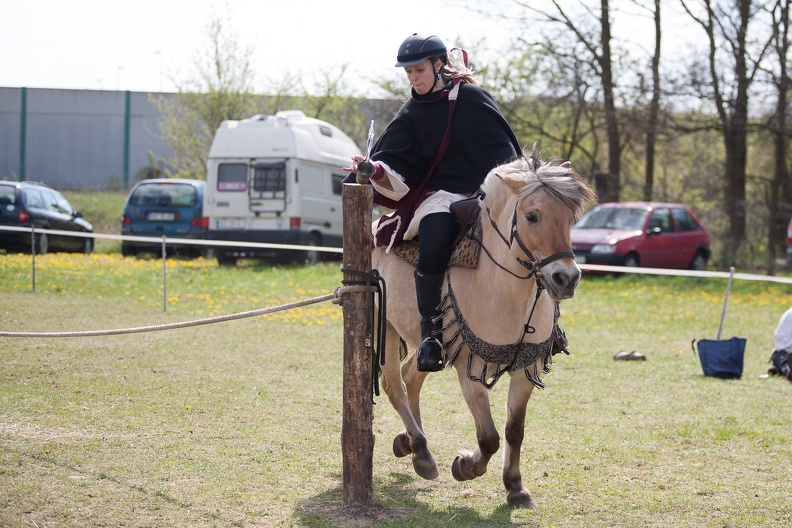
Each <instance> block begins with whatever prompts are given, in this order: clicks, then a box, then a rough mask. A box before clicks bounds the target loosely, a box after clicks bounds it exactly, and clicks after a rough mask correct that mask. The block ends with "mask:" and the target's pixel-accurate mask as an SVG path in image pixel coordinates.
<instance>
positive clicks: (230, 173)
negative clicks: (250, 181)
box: [217, 163, 248, 191]
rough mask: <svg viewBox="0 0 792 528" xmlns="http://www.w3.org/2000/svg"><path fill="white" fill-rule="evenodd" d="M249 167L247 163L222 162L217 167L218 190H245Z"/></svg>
mask: <svg viewBox="0 0 792 528" xmlns="http://www.w3.org/2000/svg"><path fill="white" fill-rule="evenodd" d="M247 172H248V167H247V165H246V164H245V163H221V164H220V165H219V166H218V167H217V190H218V191H244V190H246V189H247Z"/></svg>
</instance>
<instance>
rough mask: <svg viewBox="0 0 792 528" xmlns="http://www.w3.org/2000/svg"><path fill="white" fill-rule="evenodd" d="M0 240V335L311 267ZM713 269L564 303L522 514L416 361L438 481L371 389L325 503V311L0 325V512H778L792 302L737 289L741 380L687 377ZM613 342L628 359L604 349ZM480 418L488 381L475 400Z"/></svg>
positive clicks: (708, 325) (713, 320)
mask: <svg viewBox="0 0 792 528" xmlns="http://www.w3.org/2000/svg"><path fill="white" fill-rule="evenodd" d="M36 261H37V263H38V267H37V271H36V284H37V288H36V292H35V293H32V292H31V283H30V268H29V262H30V258H29V256H24V255H0V293H2V298H3V307H2V309H0V310H1V312H0V314H1V316H0V317H1V319H2V321H3V324H2V325H0V329H2V330H30V331H66V330H96V329H108V328H123V327H132V326H143V325H154V324H163V323H172V322H177V321H185V320H192V319H198V318H201V317H207V316H211V315H222V314H228V313H235V312H240V311H245V310H252V309H256V308H263V307H268V306H274V305H277V304H281V303H285V302H290V301H295V300H301V299H305V298H310V297H316V296H320V295H324V294H326V293H330V292H332V291H333V289H334V288H335V287H337V286H339V285H340V279H341V276H340V272H339V269H338V268H339V266H338V264H337V263H336V264H323V265H318V266H312V267H270V266H263V265H252V264H249V263H243V264H244V265H243V266H241V267H237V268H228V269H224V268H218V267H217V266H216V265H215V264H214V263H213V262H211V261H207V260H202V259H197V260H195V261H186V260H169V261H168V268H167V269H168V287H167V291H168V298H169V299H168V310H167V311H166V312H163V310H162V289H161V287H162V284H161V282H162V264H161V261H159V260H157V259H152V260H138V259H124V258H121V257H119V256H117V255H91V256H88V257H86V256H82V255H44V256H41V257H37V259H36ZM725 288H726V281H725V280H720V279H717V280H712V279H710V280H706V279H683V278H668V277H651V276H631V275H624V276H622V277H585V278H584V280H583V282H582V283H581V286H580V288H579V290H578V295H577V296H576V297H575V299H573V300H571V301H567V302H564V303H563V304H562V318H561V323H562V324H563V325H564V327H565V328H566V330H567V334H568V336H569V339H570V343H571V350H572V354H571V355H570V356H561V357H558V356H557V357H556V361H555V363H554V365H553V372H552V373H551V374H549V375H547V376H546V377H545V381H546V382H547V388H546V389H545V390H543V391H536V392H535V393H534V397H533V398H532V400H531V402H530V403H529V413H528V419H527V424H526V439H525V445H524V448H523V453H522V457H523V460H522V471H523V478H524V480H525V483H526V485H527V486H528V487H529V489H531V491H532V493H533V495H534V498H535V500H536V502H537V503H538V506H539V507H538V509H537V510H531V511H526V510H514V509H511V508H508V507H506V506H505V492H504V490H503V485H502V483H501V478H500V459H499V457H498V456H496V457H494V459H493V461H492V462H491V464H490V470H489V472H488V473H487V474H485V475H484V476H483V477H481V478H479V479H477V480H474V481H472V482H465V483H458V482H456V481H455V480H454V479H453V478H452V477H451V473H450V464H451V462H452V461H453V459H454V456H455V455H456V453H457V452H458V451H459V450H461V449H472V448H474V447H475V445H474V441H475V440H474V439H475V433H474V431H473V425H472V419H471V417H470V415H469V412H468V411H467V408H466V406H465V405H464V403H463V402H462V400H461V394H460V391H459V387H458V385H457V383H456V376H455V375H454V374H452V373H449V372H444V373H438V374H432V375H431V376H430V377H429V379H428V381H427V385H426V387H425V390H424V395H423V410H424V412H423V417H424V421H425V426H426V430H427V434H428V437H429V442H430V448H431V449H432V450H433V452H434V454H435V456H436V457H437V461H438V464H439V468H440V477H439V478H438V479H437V480H435V481H424V480H422V479H420V478H419V477H417V476H416V475H415V474H414V472H413V470H412V467H411V465H410V463H409V460H406V459H396V458H394V457H393V455H392V453H391V441H392V438H393V436H394V435H395V434H396V433H398V432H399V431H400V430H401V429H402V427H401V423H400V421H399V419H398V416H397V415H396V414H395V412H394V411H393V409H392V408H391V407H390V405H389V404H388V402H387V398H386V397H385V396H384V395H382V396H380V397H377V398H376V407H375V409H374V411H375V419H374V433H375V435H376V444H375V452H374V488H373V495H374V501H375V503H376V504H377V505H380V506H381V507H382V508H381V510H379V511H374V512H369V513H370V516H369V517H368V518H367V519H368V521H366V519H365V518H362V517H359V516H358V517H356V516H354V515H351V513H350V512H339V508H338V506H339V505H340V504H341V497H342V488H341V486H342V481H341V467H342V460H341V418H342V396H341V392H342V387H341V380H342V364H341V362H342V352H343V327H342V318H341V308H340V307H339V306H337V305H335V304H332V303H330V302H326V303H321V304H316V305H311V306H309V307H304V308H301V309H298V310H295V311H293V312H278V313H276V314H272V315H267V316H261V317H256V318H249V319H240V320H236V321H231V322H227V323H222V324H216V325H207V326H197V327H192V328H187V329H181V330H173V331H168V332H153V333H142V334H131V335H121V336H111V337H101V338H96V337H93V338H62V339H51V338H47V339H43V338H2V337H0V525H2V526H34V525H37V526H44V525H46V526H109V525H114V526H315V527H325V526H348V525H350V523H351V522H352V521H355V520H357V521H359V522H360V525H363V526H378V527H380V526H381V527H402V526H404V527H406V526H410V527H413V526H427V527H428V526H447V525H448V526H469V527H476V526H483V525H486V526H490V525H492V526H542V527H546V526H559V527H560V526H570V527H572V526H642V527H643V526H662V527H666V526H691V527H692V526H712V527H716V526H717V527H721V526H779V527H780V526H789V525H790V524H792V513H790V509H789V507H788V504H789V489H792V481H791V480H790V472H789V468H788V463H789V461H790V459H792V447H790V446H792V415H790V413H789V407H790V406H789V403H788V402H789V401H790V396H792V384H790V383H789V382H787V381H785V380H782V379H779V378H767V379H765V378H760V375H761V374H763V373H764V372H765V370H766V368H767V366H768V364H767V360H768V359H769V356H770V351H771V350H772V333H773V330H774V328H775V325H776V324H777V322H778V318H779V317H780V315H781V313H783V311H784V310H785V309H786V308H788V307H789V306H790V305H792V291H791V290H790V289H789V287H787V286H786V285H777V284H771V283H761V282H747V281H735V282H734V285H733V288H732V293H731V297H730V301H729V306H728V313H727V315H726V321H725V326H724V335H723V337H731V336H733V335H738V336H742V337H746V338H747V339H748V346H747V350H746V357H745V371H744V375H743V377H742V379H740V380H718V379H712V378H705V377H704V376H703V375H702V373H701V367H700V365H699V363H698V361H697V360H696V358H695V357H694V355H693V353H692V351H691V348H690V341H691V340H692V339H694V338H714V337H715V334H716V333H717V330H718V323H719V320H720V315H721V310H722V306H723V305H722V303H723V296H724V293H725ZM620 349H626V350H638V351H640V352H643V353H644V354H646V356H647V358H648V359H647V361H646V362H615V361H613V360H612V355H613V354H614V353H615V352H617V351H618V350H620ZM491 399H492V410H493V414H494V417H495V420H496V423H497V424H498V425H499V427H501V428H502V424H503V420H504V415H505V410H504V406H505V399H506V384H505V383H503V382H502V383H501V384H499V385H497V386H496V387H495V389H494V390H493V391H492V392H491Z"/></svg>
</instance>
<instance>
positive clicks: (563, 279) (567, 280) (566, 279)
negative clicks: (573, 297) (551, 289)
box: [553, 271, 580, 288]
mask: <svg viewBox="0 0 792 528" xmlns="http://www.w3.org/2000/svg"><path fill="white" fill-rule="evenodd" d="M579 280H580V273H579V272H578V273H571V272H567V271H557V272H555V273H553V282H554V283H555V284H556V285H558V286H560V287H561V288H568V287H570V286H571V287H573V288H574V287H576V286H577V283H578V281H579Z"/></svg>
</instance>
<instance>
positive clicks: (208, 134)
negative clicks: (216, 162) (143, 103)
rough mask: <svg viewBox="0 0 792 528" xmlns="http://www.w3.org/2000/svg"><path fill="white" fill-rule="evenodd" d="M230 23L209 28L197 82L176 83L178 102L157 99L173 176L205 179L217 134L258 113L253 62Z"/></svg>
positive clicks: (218, 21)
mask: <svg viewBox="0 0 792 528" xmlns="http://www.w3.org/2000/svg"><path fill="white" fill-rule="evenodd" d="M233 35H234V31H233V28H232V27H231V25H230V22H229V20H228V18H227V17H226V18H222V17H219V16H216V15H215V16H214V17H213V18H212V19H211V20H210V22H209V23H208V25H207V27H206V36H207V47H206V48H205V49H204V50H201V52H199V53H198V54H196V55H195V56H194V58H193V61H192V63H193V67H194V68H195V72H194V76H193V77H191V78H187V79H185V80H179V79H175V80H174V83H175V85H176V89H177V93H176V94H175V95H174V96H173V97H170V98H168V97H164V96H160V97H154V98H153V103H154V104H155V105H156V106H157V108H158V109H159V111H160V113H161V114H162V120H161V122H160V134H161V139H162V141H163V142H164V143H165V144H166V145H167V146H168V147H169V148H170V150H171V152H172V154H171V155H170V156H168V157H166V158H165V160H164V162H165V164H166V165H167V166H169V167H170V169H166V172H167V173H168V175H169V176H173V177H179V178H198V179H203V178H205V176H206V161H207V158H208V155H209V148H210V146H211V144H212V139H213V137H214V133H215V131H216V130H217V128H218V127H219V126H220V123H222V122H223V121H224V120H227V119H243V118H246V117H249V116H250V115H252V114H254V113H255V109H256V107H255V104H256V98H255V97H254V94H253V89H252V83H253V72H252V69H251V57H252V54H253V50H252V48H250V47H242V46H241V45H240V44H239V43H238V42H237V41H236V40H235V38H234V37H233Z"/></svg>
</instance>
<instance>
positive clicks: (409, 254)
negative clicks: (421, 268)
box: [391, 222, 481, 269]
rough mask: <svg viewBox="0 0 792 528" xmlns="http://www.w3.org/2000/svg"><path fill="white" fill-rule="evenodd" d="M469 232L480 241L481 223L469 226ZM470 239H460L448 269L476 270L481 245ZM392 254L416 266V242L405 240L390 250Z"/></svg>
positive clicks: (465, 237)
mask: <svg viewBox="0 0 792 528" xmlns="http://www.w3.org/2000/svg"><path fill="white" fill-rule="evenodd" d="M469 231H472V234H473V238H474V239H475V240H481V223H480V222H476V223H475V224H473V226H471V228H470V229H469ZM475 240H473V239H471V237H469V236H467V233H466V235H465V236H463V237H462V240H461V241H460V242H459V244H457V246H456V248H455V249H454V252H453V253H452V254H451V262H450V264H449V267H454V266H456V267H460V268H470V269H476V268H477V267H478V263H479V254H480V253H481V245H480V244H479V243H478V242H476V241H475ZM391 251H393V253H394V254H395V255H396V256H398V257H399V258H401V259H403V260H405V261H407V262H409V263H410V264H412V265H413V266H416V265H418V242H416V241H414V240H405V241H403V242H401V243H400V244H398V245H396V246H394V247H393V249H391Z"/></svg>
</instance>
